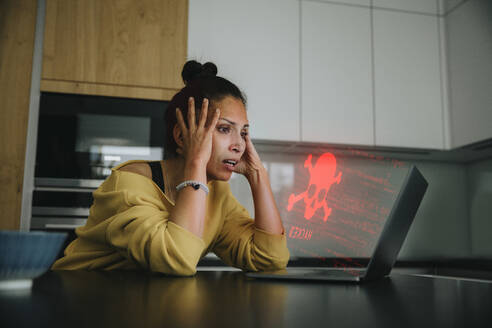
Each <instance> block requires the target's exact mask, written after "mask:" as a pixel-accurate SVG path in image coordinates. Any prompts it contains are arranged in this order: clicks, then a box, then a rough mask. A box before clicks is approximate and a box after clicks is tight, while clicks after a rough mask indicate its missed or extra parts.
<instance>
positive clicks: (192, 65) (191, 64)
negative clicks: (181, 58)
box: [181, 60, 217, 85]
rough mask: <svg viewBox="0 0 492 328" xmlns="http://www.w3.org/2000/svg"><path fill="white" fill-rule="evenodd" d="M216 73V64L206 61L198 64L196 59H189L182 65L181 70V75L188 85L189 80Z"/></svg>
mask: <svg viewBox="0 0 492 328" xmlns="http://www.w3.org/2000/svg"><path fill="white" fill-rule="evenodd" d="M216 75H217V66H216V65H215V64H214V63H211V62H207V63H205V64H203V65H202V64H200V63H199V62H197V61H196V60H189V61H187V62H186V64H185V65H184V66H183V71H181V77H182V78H183V82H184V84H185V85H188V83H190V82H191V81H193V80H194V79H196V78H198V77H208V76H216Z"/></svg>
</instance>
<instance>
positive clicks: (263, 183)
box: [246, 168, 284, 234]
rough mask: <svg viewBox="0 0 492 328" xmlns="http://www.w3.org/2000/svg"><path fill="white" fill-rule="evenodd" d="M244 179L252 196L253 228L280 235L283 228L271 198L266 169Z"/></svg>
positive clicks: (273, 200)
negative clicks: (253, 206)
mask: <svg viewBox="0 0 492 328" xmlns="http://www.w3.org/2000/svg"><path fill="white" fill-rule="evenodd" d="M246 178H247V179H248V182H249V185H250V187H251V192H252V194H253V202H254V205H255V226H256V227H257V228H259V229H262V230H265V231H267V232H269V233H272V234H282V233H283V232H284V227H283V225H282V220H281V219H280V214H279V212H278V209H277V205H276V203H275V199H274V197H273V193H272V188H271V187H270V180H269V178H268V173H267V171H266V169H264V168H261V169H259V170H256V171H255V172H254V173H252V174H250V175H249V176H247V177H246Z"/></svg>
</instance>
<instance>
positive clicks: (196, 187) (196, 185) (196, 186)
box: [192, 183, 200, 190]
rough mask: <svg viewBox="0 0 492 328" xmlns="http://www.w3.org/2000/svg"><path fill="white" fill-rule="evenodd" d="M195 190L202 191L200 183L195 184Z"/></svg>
mask: <svg viewBox="0 0 492 328" xmlns="http://www.w3.org/2000/svg"><path fill="white" fill-rule="evenodd" d="M192 186H193V188H195V190H198V189H200V185H199V184H198V183H194V184H192Z"/></svg>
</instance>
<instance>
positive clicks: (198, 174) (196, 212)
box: [169, 165, 207, 238]
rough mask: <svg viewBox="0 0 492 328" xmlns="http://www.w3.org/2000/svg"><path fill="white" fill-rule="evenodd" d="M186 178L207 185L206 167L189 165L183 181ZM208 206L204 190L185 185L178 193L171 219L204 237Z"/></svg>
mask: <svg viewBox="0 0 492 328" xmlns="http://www.w3.org/2000/svg"><path fill="white" fill-rule="evenodd" d="M185 180H194V181H199V182H201V183H203V184H205V185H206V184H207V174H206V169H205V167H201V165H187V167H186V168H185V174H184V180H183V181H185ZM206 206H207V195H206V193H205V192H204V191H203V190H201V189H198V190H195V189H194V188H192V187H185V188H183V189H181V190H180V191H179V192H178V193H177V195H176V201H175V206H174V209H173V210H172V212H171V215H170V217H169V220H170V221H172V222H174V223H176V224H177V225H179V226H181V227H183V228H185V229H186V230H188V231H190V232H192V233H193V234H195V235H196V236H198V237H200V238H202V236H203V225H204V221H205V212H206Z"/></svg>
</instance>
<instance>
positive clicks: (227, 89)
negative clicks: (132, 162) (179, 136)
mask: <svg viewBox="0 0 492 328" xmlns="http://www.w3.org/2000/svg"><path fill="white" fill-rule="evenodd" d="M181 77H182V78H183V82H184V84H185V87H184V88H183V89H181V90H180V91H179V92H178V93H177V94H176V95H174V97H173V98H172V99H171V102H170V103H169V104H168V106H167V110H166V115H165V126H166V129H165V133H166V135H165V138H164V149H165V156H164V158H172V157H176V156H177V153H176V149H177V147H178V145H177V144H176V141H175V140H174V136H173V130H174V126H175V125H176V123H177V120H176V108H179V109H180V110H181V113H182V114H183V118H184V120H185V123H186V124H188V122H187V117H188V99H189V98H190V97H193V98H194V99H195V113H196V117H197V119H198V117H199V115H200V111H201V108H202V102H203V99H204V98H207V99H208V100H209V104H210V105H213V103H214V102H219V101H221V100H223V99H224V98H225V97H234V98H236V99H238V100H241V102H242V103H243V104H244V106H246V97H245V95H244V94H243V93H242V92H241V90H239V88H238V87H237V86H236V85H235V84H234V83H232V82H231V81H229V80H227V79H225V78H223V77H220V76H217V66H216V65H215V64H213V63H210V62H208V63H205V64H203V65H202V64H200V63H199V62H197V61H194V60H190V61H187V62H186V64H185V65H184V66H183V71H182V72H181ZM210 105H209V106H210ZM212 108H213V107H212Z"/></svg>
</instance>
